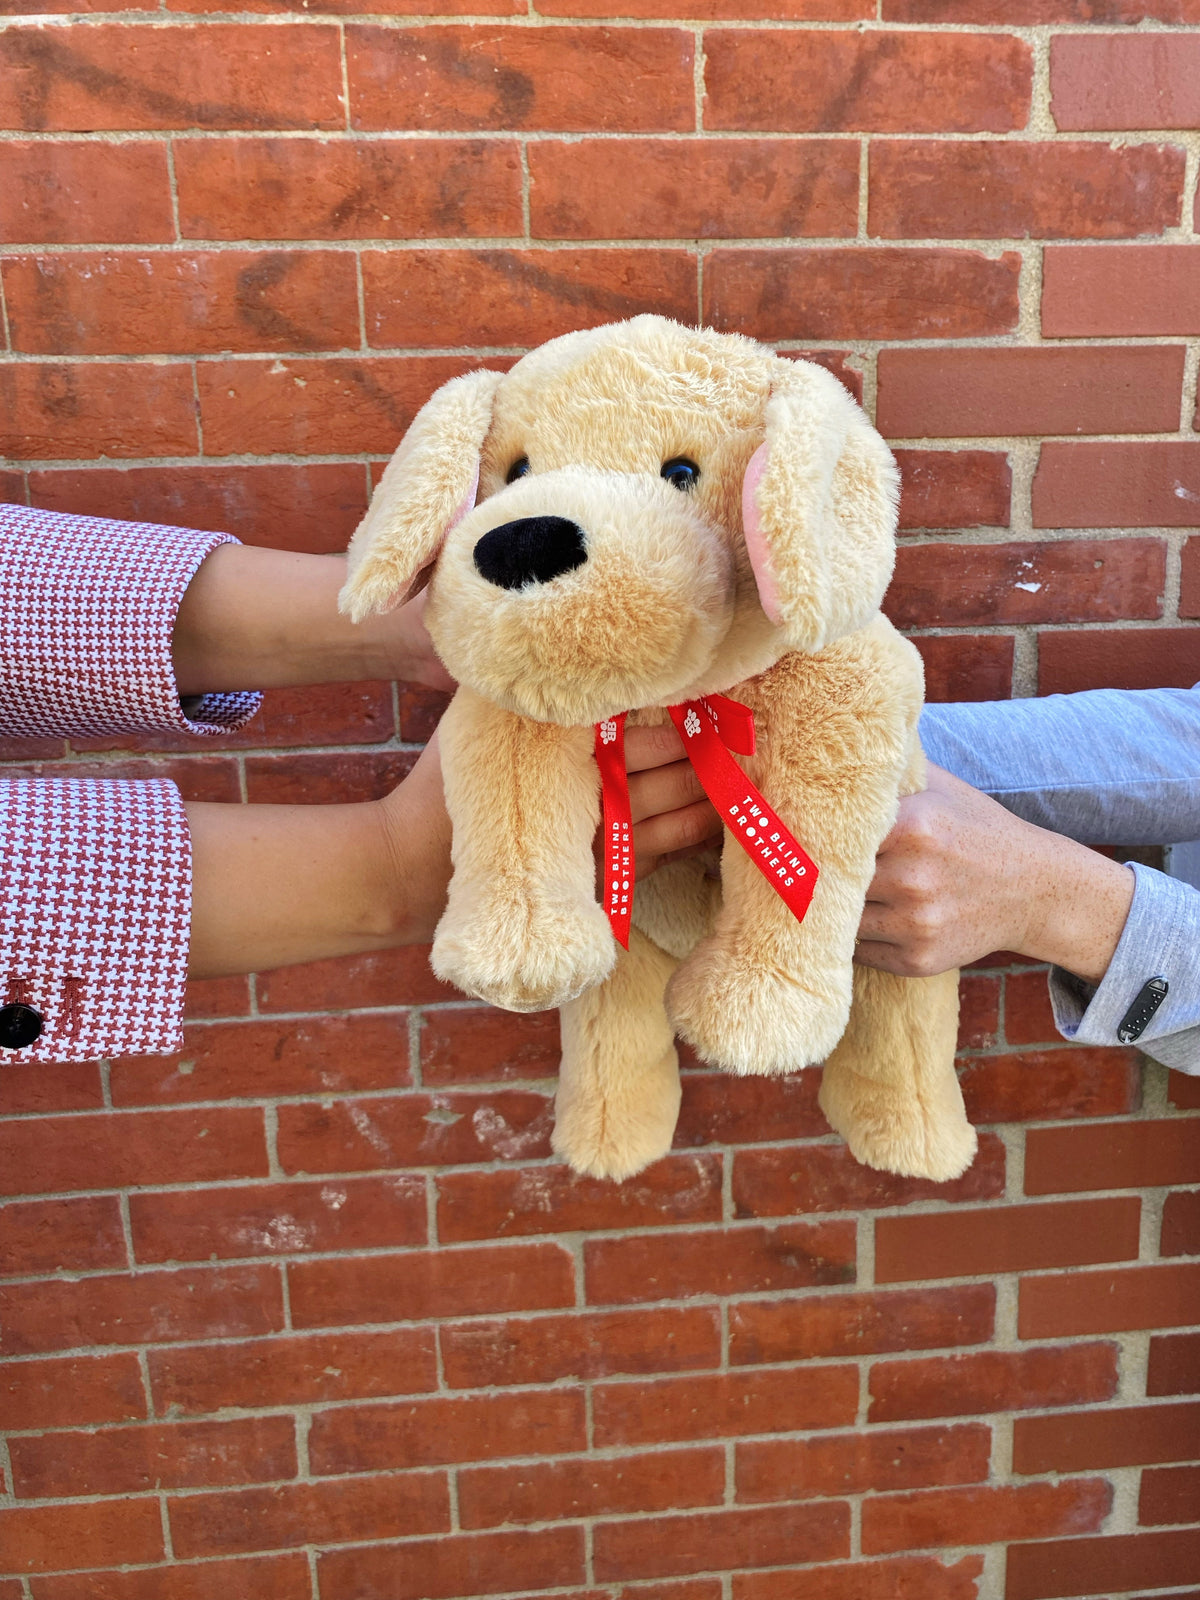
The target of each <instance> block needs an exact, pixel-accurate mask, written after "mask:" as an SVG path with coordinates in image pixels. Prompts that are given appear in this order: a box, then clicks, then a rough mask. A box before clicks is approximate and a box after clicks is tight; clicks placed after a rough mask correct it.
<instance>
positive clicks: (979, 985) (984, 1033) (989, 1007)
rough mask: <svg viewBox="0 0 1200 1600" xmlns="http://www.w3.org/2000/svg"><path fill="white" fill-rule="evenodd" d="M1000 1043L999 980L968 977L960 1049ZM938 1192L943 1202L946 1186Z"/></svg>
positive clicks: (961, 1002) (963, 986)
mask: <svg viewBox="0 0 1200 1600" xmlns="http://www.w3.org/2000/svg"><path fill="white" fill-rule="evenodd" d="M985 637H986V636H985ZM999 1042H1000V979H999V978H985V977H980V976H979V975H977V974H975V973H968V974H966V975H965V976H963V977H961V978H960V979H959V981H958V1048H959V1049H960V1050H991V1049H994V1047H995V1046H996V1045H997V1044H998V1043H999ZM976 1164H977V1165H978V1158H976ZM1001 1167H1003V1162H1002V1160H1001ZM939 1188H940V1193H941V1195H942V1197H943V1198H944V1197H945V1195H946V1186H945V1185H944V1184H942V1185H940V1186H939Z"/></svg>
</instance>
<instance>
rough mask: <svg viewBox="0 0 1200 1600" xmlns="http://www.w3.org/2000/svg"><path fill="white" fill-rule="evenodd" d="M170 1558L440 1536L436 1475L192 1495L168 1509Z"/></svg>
mask: <svg viewBox="0 0 1200 1600" xmlns="http://www.w3.org/2000/svg"><path fill="white" fill-rule="evenodd" d="M168 1506H169V1515H170V1520H171V1545H172V1548H173V1549H174V1551H175V1554H176V1555H177V1556H180V1557H182V1558H184V1559H186V1558H187V1557H190V1556H212V1555H236V1554H240V1553H242V1552H250V1551H254V1550H261V1549H262V1548H263V1547H264V1546H266V1548H267V1549H276V1548H280V1549H282V1548H284V1547H286V1546H288V1545H297V1544H320V1545H330V1544H346V1543H350V1542H354V1543H358V1542H366V1541H368V1540H370V1541H374V1540H376V1539H396V1538H400V1537H411V1536H412V1535H414V1534H422V1533H445V1532H447V1531H448V1530H449V1527H450V1494H449V1489H448V1487H447V1483H446V1475H445V1473H443V1472H389V1473H387V1474H386V1475H385V1476H381V1477H375V1476H373V1475H365V1474H363V1475H360V1476H358V1477H353V1478H325V1479H322V1480H321V1481H320V1482H317V1483H288V1484H280V1485H279V1486H278V1487H273V1488H261V1489H243V1490H242V1491H241V1492H240V1493H232V1494H229V1493H227V1494H195V1495H188V1496H186V1497H185V1498H182V1499H177V1500H171V1501H170V1502H168Z"/></svg>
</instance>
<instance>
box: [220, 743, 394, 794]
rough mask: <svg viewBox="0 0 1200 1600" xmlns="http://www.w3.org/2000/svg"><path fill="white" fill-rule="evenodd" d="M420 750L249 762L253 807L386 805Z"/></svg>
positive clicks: (249, 759) (300, 755)
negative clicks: (386, 797)
mask: <svg viewBox="0 0 1200 1600" xmlns="http://www.w3.org/2000/svg"><path fill="white" fill-rule="evenodd" d="M416 759H417V752H416V751H415V750H383V751H374V750H369V751H363V752H361V753H360V752H357V751H338V752H335V753H331V754H320V755H313V754H310V753H309V752H307V751H301V752H299V753H297V754H296V755H286V756H248V757H247V758H246V762H245V771H246V798H247V799H248V800H249V801H250V803H251V804H252V805H283V806H290V805H309V806H313V805H346V804H351V803H354V802H356V801H359V800H382V799H383V797H384V795H386V794H389V793H390V792H391V791H392V790H393V789H394V788H395V787H396V785H397V784H398V783H401V782H402V781H403V780H404V779H405V778H406V777H407V776H408V774H409V772H410V771H411V770H412V767H413V764H414V763H415V761H416Z"/></svg>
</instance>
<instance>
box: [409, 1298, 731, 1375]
mask: <svg viewBox="0 0 1200 1600" xmlns="http://www.w3.org/2000/svg"><path fill="white" fill-rule="evenodd" d="M439 1337H440V1343H441V1349H442V1367H443V1372H444V1374H445V1381H446V1383H447V1384H448V1385H449V1386H450V1388H452V1389H487V1388H492V1387H494V1386H496V1385H498V1384H514V1383H527V1384H544V1383H556V1382H558V1381H559V1380H560V1379H562V1378H582V1379H584V1380H586V1381H591V1380H593V1379H596V1378H611V1377H614V1376H615V1375H617V1374H622V1373H636V1374H640V1373H649V1372H685V1371H687V1370H688V1369H690V1368H697V1367H717V1366H719V1365H720V1364H721V1328H720V1319H719V1316H718V1314H717V1312H716V1310H715V1309H713V1310H709V1309H705V1310H700V1309H696V1310H691V1311H681V1310H663V1311H607V1312H598V1313H597V1312H591V1313H583V1314H581V1313H580V1312H577V1311H572V1312H570V1313H569V1314H567V1315H565V1316H557V1317H535V1318H523V1319H521V1320H519V1321H511V1320H510V1321H505V1322H479V1321H475V1322H468V1323H463V1324H461V1325H459V1326H458V1327H447V1328H443V1329H442V1330H441V1333H440V1336H439Z"/></svg>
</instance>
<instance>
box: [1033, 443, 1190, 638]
mask: <svg viewBox="0 0 1200 1600" xmlns="http://www.w3.org/2000/svg"><path fill="white" fill-rule="evenodd" d="M1033 522H1034V526H1035V527H1037V528H1188V527H1198V526H1200V444H1197V443H1194V442H1192V441H1189V440H1186V439H1185V440H1174V439H1148V440H1139V441H1138V442H1137V443H1134V442H1133V441H1131V440H1120V439H1113V440H1108V441H1106V442H1105V443H1103V444H1053V443H1050V444H1044V445H1043V446H1042V452H1041V457H1040V459H1039V461H1038V466H1037V471H1036V473H1035V474H1034V479H1033ZM1183 614H1184V615H1190V614H1191V613H1183Z"/></svg>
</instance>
